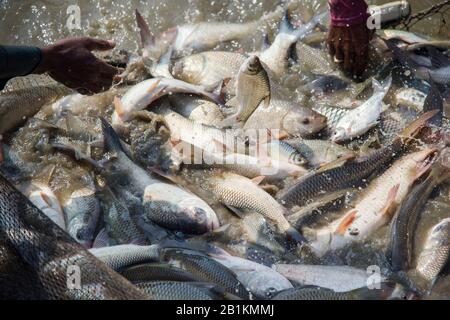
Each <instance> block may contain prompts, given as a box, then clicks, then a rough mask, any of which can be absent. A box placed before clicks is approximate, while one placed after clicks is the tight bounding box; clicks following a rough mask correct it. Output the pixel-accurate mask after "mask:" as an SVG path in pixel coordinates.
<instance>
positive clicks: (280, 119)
mask: <svg viewBox="0 0 450 320" xmlns="http://www.w3.org/2000/svg"><path fill="white" fill-rule="evenodd" d="M326 126H327V118H326V117H325V116H323V115H321V114H319V113H317V112H315V111H313V110H312V109H310V108H307V107H304V106H302V105H299V104H297V103H293V102H292V101H288V100H284V99H283V98H280V97H278V96H277V94H276V93H274V92H272V96H271V99H270V103H269V107H268V108H266V107H265V106H264V103H261V104H260V105H259V106H258V108H257V109H256V110H255V112H253V114H252V115H251V116H250V117H249V118H248V120H247V122H246V123H245V125H244V130H250V129H263V130H267V129H270V130H280V131H281V132H285V133H286V134H288V135H289V136H290V137H304V138H306V137H311V136H312V135H314V134H316V133H318V132H320V131H321V130H322V129H324V128H325V127H326Z"/></svg>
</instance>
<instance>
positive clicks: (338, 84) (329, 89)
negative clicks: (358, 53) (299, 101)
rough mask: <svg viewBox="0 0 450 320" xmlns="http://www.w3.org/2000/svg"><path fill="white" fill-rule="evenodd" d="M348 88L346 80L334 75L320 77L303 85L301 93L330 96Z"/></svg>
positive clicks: (348, 84)
mask: <svg viewBox="0 0 450 320" xmlns="http://www.w3.org/2000/svg"><path fill="white" fill-rule="evenodd" d="M349 86H350V83H349V82H348V80H346V79H344V78H341V77H338V76H336V75H322V76H319V77H318V78H317V79H315V80H313V81H311V82H309V83H307V84H305V85H303V86H302V87H301V91H302V92H303V93H305V94H308V93H314V94H331V93H334V92H336V91H341V90H344V89H347V88H348V87H349Z"/></svg>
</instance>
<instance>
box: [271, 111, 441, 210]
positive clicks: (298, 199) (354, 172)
mask: <svg viewBox="0 0 450 320" xmlns="http://www.w3.org/2000/svg"><path fill="white" fill-rule="evenodd" d="M435 114H436V112H428V113H425V114H423V115H422V116H421V117H420V118H419V119H417V120H416V121H415V122H413V123H412V124H411V125H410V126H409V127H408V128H406V129H405V130H404V131H403V132H402V135H401V136H403V137H407V140H403V139H402V138H401V136H397V137H396V138H395V139H394V140H393V141H392V142H391V143H389V144H388V145H386V146H384V147H382V148H380V149H378V150H375V151H372V152H370V153H369V154H367V155H364V156H360V157H358V158H356V159H354V160H353V161H347V160H348V159H347V160H345V159H344V160H345V161H344V162H343V164H342V165H341V166H335V165H334V166H332V167H331V168H327V167H326V166H325V167H323V168H322V170H318V171H316V172H314V171H313V172H311V173H310V174H307V175H305V176H303V177H301V178H299V180H298V181H297V182H296V183H295V184H294V185H293V186H292V187H290V188H288V189H286V190H284V191H282V192H280V193H279V194H278V195H277V199H278V201H279V202H280V203H281V204H282V205H283V206H285V207H287V208H288V209H291V208H292V207H294V206H299V207H302V206H304V205H305V204H306V202H307V200H308V199H314V198H316V197H318V196H320V195H324V194H326V193H329V192H335V191H338V190H341V189H348V188H352V187H354V186H356V185H360V184H361V183H362V181H363V179H366V178H367V177H369V176H370V175H371V174H372V173H373V172H374V171H376V170H378V169H380V168H381V167H382V166H384V165H386V164H388V163H389V162H390V161H391V160H392V159H393V158H394V157H395V155H396V154H399V153H401V151H402V150H403V148H404V143H405V142H408V139H411V138H412V137H414V136H416V135H417V134H418V133H419V131H420V129H421V128H423V126H424V125H425V124H426V123H427V121H428V120H429V119H431V118H432V117H433V116H434V115H435Z"/></svg>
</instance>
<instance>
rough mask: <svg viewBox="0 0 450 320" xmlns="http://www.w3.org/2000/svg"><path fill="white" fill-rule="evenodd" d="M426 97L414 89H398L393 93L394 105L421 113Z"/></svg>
mask: <svg viewBox="0 0 450 320" xmlns="http://www.w3.org/2000/svg"><path fill="white" fill-rule="evenodd" d="M426 97H427V95H426V94H425V93H423V92H422V91H419V90H417V89H414V88H406V87H404V88H400V89H398V90H397V91H396V92H395V104H396V105H397V106H398V105H403V106H408V107H412V108H414V109H416V110H418V111H423V104H424V103H425V98H426Z"/></svg>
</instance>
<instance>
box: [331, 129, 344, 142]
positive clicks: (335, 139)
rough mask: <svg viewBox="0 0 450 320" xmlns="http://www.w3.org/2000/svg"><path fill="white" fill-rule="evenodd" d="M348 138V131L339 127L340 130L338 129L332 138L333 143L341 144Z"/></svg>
mask: <svg viewBox="0 0 450 320" xmlns="http://www.w3.org/2000/svg"><path fill="white" fill-rule="evenodd" d="M347 138H348V135H347V130H345V129H344V128H341V127H339V128H336V130H335V131H334V133H333V135H332V136H331V141H333V142H336V143H339V142H342V141H345V140H346V139H347Z"/></svg>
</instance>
